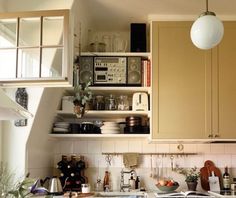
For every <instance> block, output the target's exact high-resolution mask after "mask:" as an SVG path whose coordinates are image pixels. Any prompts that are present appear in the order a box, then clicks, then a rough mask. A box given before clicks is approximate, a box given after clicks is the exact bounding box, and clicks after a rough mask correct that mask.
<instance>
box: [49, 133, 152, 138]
mask: <svg viewBox="0 0 236 198" xmlns="http://www.w3.org/2000/svg"><path fill="white" fill-rule="evenodd" d="M149 135H150V134H54V133H50V134H49V136H50V137H54V138H148V137H149Z"/></svg>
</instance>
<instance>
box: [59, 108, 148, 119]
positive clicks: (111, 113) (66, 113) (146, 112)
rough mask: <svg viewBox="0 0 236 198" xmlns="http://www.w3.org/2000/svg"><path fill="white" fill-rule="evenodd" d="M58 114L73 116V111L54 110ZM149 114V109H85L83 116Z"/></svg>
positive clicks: (119, 116) (107, 116) (113, 116)
mask: <svg viewBox="0 0 236 198" xmlns="http://www.w3.org/2000/svg"><path fill="white" fill-rule="evenodd" d="M56 113H57V114H58V115H62V116H66V117H68V116H75V114H74V113H73V112H68V111H62V110H57V112H56ZM149 114H150V111H118V110H116V111H104V110H101V111H93V110H89V111H85V114H84V116H83V118H94V117H99V118H111V117H112V118H121V117H127V116H148V115H149Z"/></svg>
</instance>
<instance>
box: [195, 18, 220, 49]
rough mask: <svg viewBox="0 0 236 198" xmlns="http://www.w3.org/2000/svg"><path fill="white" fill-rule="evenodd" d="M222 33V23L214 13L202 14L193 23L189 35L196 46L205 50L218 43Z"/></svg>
mask: <svg viewBox="0 0 236 198" xmlns="http://www.w3.org/2000/svg"><path fill="white" fill-rule="evenodd" d="M223 34H224V26H223V23H222V22H221V21H220V20H219V19H218V18H217V17H215V16H214V15H204V16H201V17H199V18H198V19H197V20H196V21H195V22H194V23H193V25H192V28H191V33H190V36H191V39H192V42H193V44H194V45H195V46H196V47H198V48H200V49H204V50H207V49H211V48H213V47H215V46H216V45H217V44H219V43H220V41H221V39H222V38H223Z"/></svg>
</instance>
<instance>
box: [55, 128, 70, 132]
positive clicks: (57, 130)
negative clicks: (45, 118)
mask: <svg viewBox="0 0 236 198" xmlns="http://www.w3.org/2000/svg"><path fill="white" fill-rule="evenodd" d="M53 132H69V130H68V129H63V128H58V127H54V128H53Z"/></svg>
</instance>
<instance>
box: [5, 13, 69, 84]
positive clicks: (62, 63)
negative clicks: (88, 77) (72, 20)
mask: <svg viewBox="0 0 236 198" xmlns="http://www.w3.org/2000/svg"><path fill="white" fill-rule="evenodd" d="M68 28H69V11H68V10H55V11H36V12H22V13H6V14H0V86H1V85H2V86H4V85H5V86H14V85H17V86H19V85H21V84H24V86H25V85H26V86H27V85H35V84H40V83H41V85H47V86H50V84H52V85H53V86H55V85H58V86H64V85H65V86H66V85H68V86H69V85H70V84H71V81H72V80H71V79H72V74H71V75H70V73H69V55H68V54H69V53H68V42H69V41H68V40H69V39H68V38H69V35H68V32H69V31H68ZM69 75H70V76H71V77H70V76H69Z"/></svg>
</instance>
